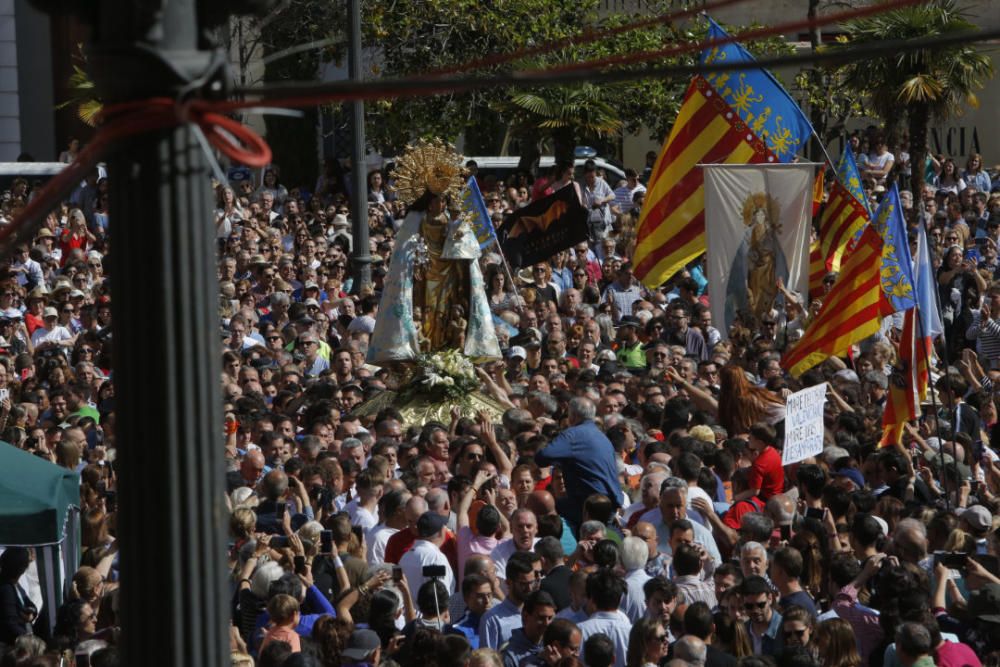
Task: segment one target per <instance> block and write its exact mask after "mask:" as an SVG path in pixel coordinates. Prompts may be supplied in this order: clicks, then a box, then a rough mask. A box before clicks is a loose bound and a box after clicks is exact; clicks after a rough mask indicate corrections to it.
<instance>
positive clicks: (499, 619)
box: [479, 598, 521, 651]
mask: <svg viewBox="0 0 1000 667" xmlns="http://www.w3.org/2000/svg"><path fill="white" fill-rule="evenodd" d="M519 627H521V610H520V608H518V607H517V606H516V605H515V604H514V603H513V602H511V601H510V599H509V598H508V599H506V600H504V601H503V602H501V603H500V604H498V605H496V606H495V607H493V608H492V609H490V610H489V611H488V612H486V613H485V614H483V617H482V619H481V620H480V621H479V646H480V647H481V648H491V649H493V650H494V651H496V650H499V648H500V645H501V644H503V643H504V640H506V639H507V638H508V637H510V635H511V633H513V632H514V630H516V629H518V628H519Z"/></svg>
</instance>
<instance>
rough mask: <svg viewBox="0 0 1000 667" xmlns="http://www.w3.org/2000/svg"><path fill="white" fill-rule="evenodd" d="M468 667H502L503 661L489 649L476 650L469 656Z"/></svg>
mask: <svg viewBox="0 0 1000 667" xmlns="http://www.w3.org/2000/svg"><path fill="white" fill-rule="evenodd" d="M468 667H503V660H502V659H501V658H500V654H499V653H497V652H496V651H494V650H493V649H491V648H477V649H476V650H475V651H473V652H472V653H471V654H470V655H469V662H468Z"/></svg>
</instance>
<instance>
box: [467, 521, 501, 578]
mask: <svg viewBox="0 0 1000 667" xmlns="http://www.w3.org/2000/svg"><path fill="white" fill-rule="evenodd" d="M498 544H500V540H498V539H497V538H496V537H494V536H492V535H490V536H488V537H484V536H482V535H476V534H475V533H474V532H473V531H472V528H470V527H468V526H462V527H461V528H459V529H458V581H462V579H463V578H464V577H465V561H467V560H468V559H469V556H472V555H474V554H482V555H484V556H489V555H490V554H492V553H493V550H494V549H496V548H497V545H498Z"/></svg>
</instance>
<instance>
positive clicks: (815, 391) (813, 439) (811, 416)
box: [781, 382, 826, 466]
mask: <svg viewBox="0 0 1000 667" xmlns="http://www.w3.org/2000/svg"><path fill="white" fill-rule="evenodd" d="M825 404H826V383H825V382H824V383H822V384H818V385H816V386H815V387H808V388H806V389H803V390H802V391H797V392H795V393H794V394H792V395H791V396H789V397H788V400H787V401H785V446H784V449H782V451H781V465H784V466H787V465H790V464H792V463H798V462H799V461H801V460H803V459H807V458H809V457H810V456H819V455H820V454H822V453H823V406H824V405H825Z"/></svg>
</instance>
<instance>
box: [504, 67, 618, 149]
mask: <svg viewBox="0 0 1000 667" xmlns="http://www.w3.org/2000/svg"><path fill="white" fill-rule="evenodd" d="M503 110H504V111H506V112H507V113H509V114H510V115H511V116H512V119H513V123H512V125H513V126H515V127H517V128H519V129H520V132H519V134H521V135H522V136H527V137H538V136H542V137H546V138H548V139H549V140H551V142H552V150H553V154H554V155H555V158H556V162H557V163H558V162H569V163H571V164H572V162H573V153H574V149H575V148H576V145H577V142H578V141H581V140H585V139H587V138H591V137H608V136H611V135H613V134H615V133H616V132H618V131H620V130H621V128H622V122H621V120H619V118H618V114H617V113H616V112H615V110H614V108H613V107H612V106H611V105H610V104H608V102H607V101H606V100H605V99H604V97H603V96H602V94H601V90H600V89H599V88H598V87H597V86H594V85H591V84H589V83H585V84H582V85H579V86H552V87H549V88H542V89H538V90H535V91H531V92H528V91H515V92H514V93H512V94H511V96H510V98H509V100H508V102H507V103H506V104H505V105H504V106H503ZM531 152H532V149H530V148H529V147H527V146H525V147H524V149H522V155H521V157H522V162H525V161H526V162H527V163H528V164H532V163H533V162H534V161H535V159H537V154H535V155H530V158H529V156H528V155H526V153H529V154H530V153H531ZM533 152H534V153H537V152H538V149H537V145H536V146H535V147H534V149H533Z"/></svg>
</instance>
